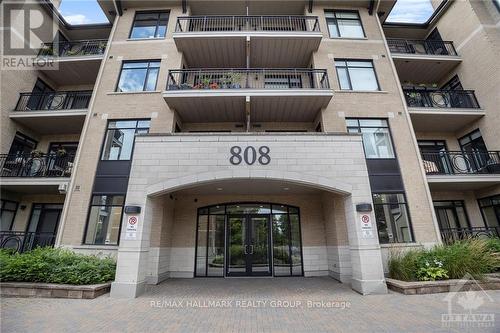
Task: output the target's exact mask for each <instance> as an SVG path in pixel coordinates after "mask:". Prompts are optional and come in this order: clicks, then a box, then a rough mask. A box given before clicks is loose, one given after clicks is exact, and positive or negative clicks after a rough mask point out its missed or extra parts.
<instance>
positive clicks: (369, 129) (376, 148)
mask: <svg viewBox="0 0 500 333" xmlns="http://www.w3.org/2000/svg"><path fill="white" fill-rule="evenodd" d="M346 123H347V131H348V132H349V133H361V134H362V135H363V146H364V147H365V157H366V158H394V157H395V155H394V149H393V147H392V141H391V135H390V133H389V125H388V124H387V120H385V119H346Z"/></svg>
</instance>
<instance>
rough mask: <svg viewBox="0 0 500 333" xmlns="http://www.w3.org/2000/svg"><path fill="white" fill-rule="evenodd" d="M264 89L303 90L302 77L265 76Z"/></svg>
mask: <svg viewBox="0 0 500 333" xmlns="http://www.w3.org/2000/svg"><path fill="white" fill-rule="evenodd" d="M264 88H266V89H294V88H302V78H301V77H300V75H280V74H271V75H267V74H266V75H264Z"/></svg>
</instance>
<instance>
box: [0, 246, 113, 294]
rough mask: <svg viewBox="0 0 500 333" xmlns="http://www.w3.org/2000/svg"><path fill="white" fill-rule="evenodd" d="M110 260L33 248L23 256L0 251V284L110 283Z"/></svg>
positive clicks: (50, 249) (111, 272)
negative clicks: (0, 282)
mask: <svg viewBox="0 0 500 333" xmlns="http://www.w3.org/2000/svg"><path fill="white" fill-rule="evenodd" d="M115 270H116V263H115V261H114V260H113V259H112V258H99V257H97V256H93V255H83V254H77V253H74V252H72V251H70V250H67V249H61V248H50V247H44V248H36V249H34V250H32V251H29V252H25V253H21V254H19V253H12V251H9V250H1V251H0V281H2V282H44V283H59V284H75V285H86V284H98V283H105V282H109V281H113V280H114V278H115Z"/></svg>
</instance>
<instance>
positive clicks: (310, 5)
mask: <svg viewBox="0 0 500 333" xmlns="http://www.w3.org/2000/svg"><path fill="white" fill-rule="evenodd" d="M312 12H313V0H309V13H312Z"/></svg>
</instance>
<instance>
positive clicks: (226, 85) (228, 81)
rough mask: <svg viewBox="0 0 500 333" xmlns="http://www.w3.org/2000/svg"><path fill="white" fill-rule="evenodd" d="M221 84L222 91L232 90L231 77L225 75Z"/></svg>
mask: <svg viewBox="0 0 500 333" xmlns="http://www.w3.org/2000/svg"><path fill="white" fill-rule="evenodd" d="M220 83H221V86H220V88H221V89H228V88H231V77H230V76H229V75H224V76H223V77H222V78H221V79H220Z"/></svg>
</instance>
